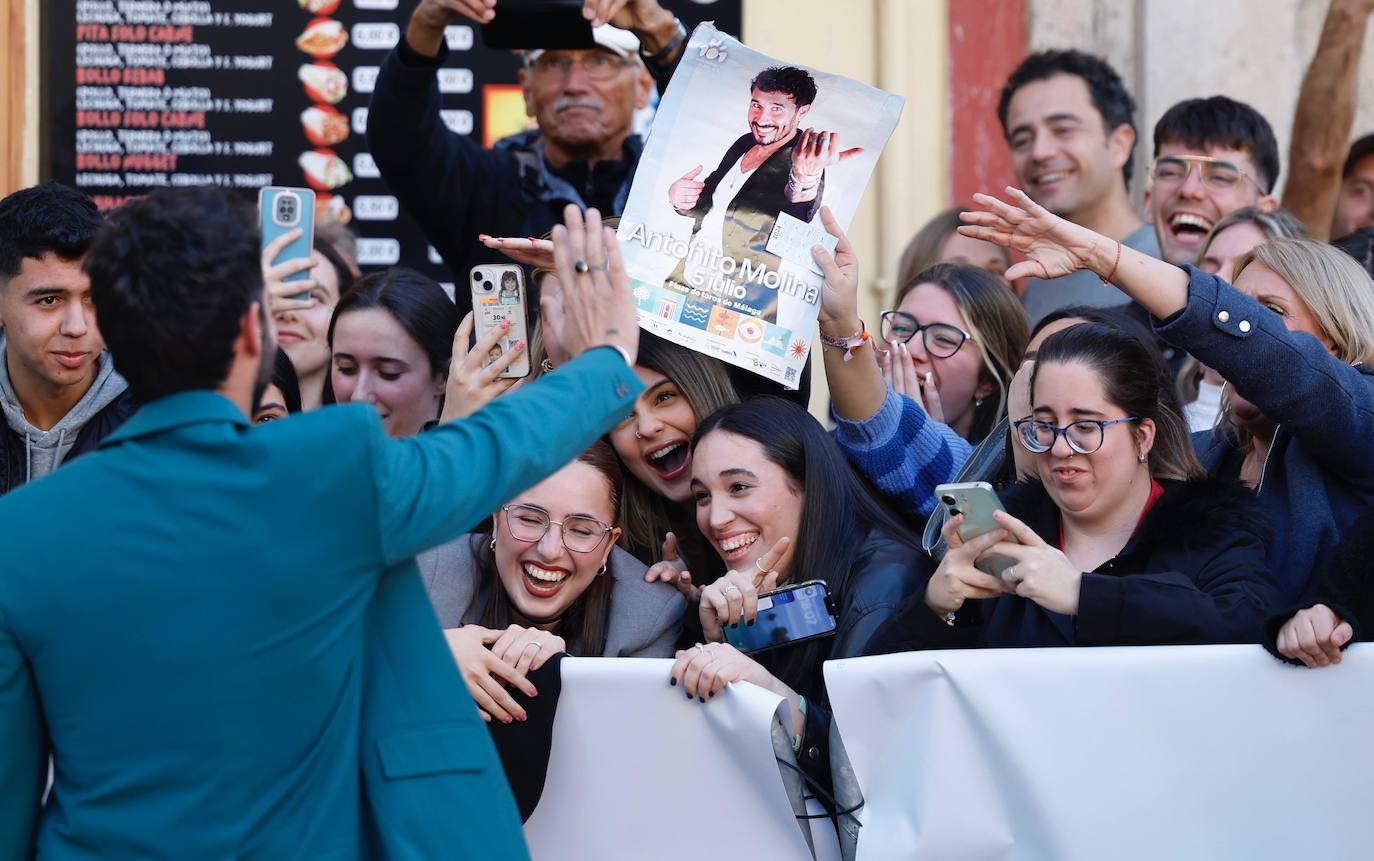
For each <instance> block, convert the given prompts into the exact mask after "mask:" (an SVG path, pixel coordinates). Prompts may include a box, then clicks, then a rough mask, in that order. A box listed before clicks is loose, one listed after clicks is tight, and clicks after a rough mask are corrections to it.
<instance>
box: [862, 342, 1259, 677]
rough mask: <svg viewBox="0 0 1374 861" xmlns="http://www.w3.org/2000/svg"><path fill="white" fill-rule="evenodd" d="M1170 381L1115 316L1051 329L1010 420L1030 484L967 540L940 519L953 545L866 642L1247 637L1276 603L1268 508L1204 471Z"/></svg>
mask: <svg viewBox="0 0 1374 861" xmlns="http://www.w3.org/2000/svg"><path fill="white" fill-rule="evenodd" d="M1168 385H1169V380H1168V372H1167V371H1166V370H1165V368H1164V367H1163V366H1162V365H1161V364H1160V363H1159V362H1158V360H1157V359H1156V358H1155V357H1154V356H1153V355H1152V354H1151V352H1150V350H1149V347H1148V346H1147V345H1146V344H1144V343H1142V342H1141V341H1140V340H1138V339H1136V338H1134V337H1132V336H1130V335H1129V334H1127V333H1126V332H1124V331H1123V330H1121V329H1118V328H1116V327H1115V326H1108V325H1103V324H1098V323H1080V324H1078V325H1075V326H1071V327H1069V328H1067V329H1065V330H1063V331H1061V332H1058V333H1056V334H1054V335H1052V336H1050V337H1049V338H1048V339H1047V340H1046V341H1045V342H1044V344H1043V345H1041V347H1040V349H1039V352H1038V355H1037V357H1036V362H1035V369H1034V371H1033V373H1032V376H1031V390H1030V391H1031V394H1030V397H1031V406H1032V413H1031V416H1030V417H1029V418H1025V419H1021V420H1019V421H1017V422H1016V424H1015V430H1016V432H1015V437H1016V440H1017V442H1018V444H1020V445H1022V446H1024V447H1025V448H1026V449H1027V450H1028V451H1031V452H1033V453H1034V455H1035V465H1036V475H1037V478H1038V480H1030V481H1026V482H1022V483H1020V484H1017V485H1015V486H1013V487H1011V488H1009V489H1008V490H1006V491H1004V492H1003V494H1002V500H1003V502H1004V503H1005V505H1006V511H1005V512H999V513H998V514H997V515H996V519H997V522H998V524H999V525H1000V528H998V529H994V530H992V531H991V532H988V533H986V534H984V535H981V536H978V537H976V538H972V539H970V540H968V541H963V540H962V539H961V537H960V535H959V527H960V526H961V525H962V523H963V517H962V516H955V517H953V518H951V519H950V521H949V523H947V524H946V525H945V530H944V536H945V540H946V541H947V542H948V544H949V551H948V552H947V553H946V554H945V557H944V559H943V560H942V561H941V562H940V565H939V567H938V568H936V570H935V571H934V573H933V574H931V575H930V576H929V579H928V580H927V581H926V582H925V583H924V585H923V588H922V589H921V590H920V592H919V594H918V596H917V597H916V598H914V599H912V600H909V601H908V602H907V604H906V605H905V606H904V607H903V608H902V611H900V612H899V613H898V614H897V616H896V617H895V618H894V619H893V621H892V622H890V623H889V624H888V625H887V626H885V628H884V629H883V630H882V631H880V632H879V633H878V634H877V635H876V636H875V638H874V641H875V642H874V645H873V648H874V649H875V650H877V651H884V652H892V651H905V650H910V649H925V648H967V647H971V646H990V647H1021V646H1070V645H1165V644H1188V643H1247V642H1258V641H1259V639H1260V635H1261V626H1262V624H1263V621H1264V617H1265V614H1266V612H1267V611H1268V610H1269V609H1270V607H1271V606H1272V605H1273V603H1274V602H1275V601H1276V600H1277V589H1276V587H1275V584H1274V580H1273V578H1272V577H1271V576H1270V574H1269V572H1268V570H1267V569H1266V567H1265V534H1266V526H1265V523H1264V519H1263V517H1262V516H1261V514H1260V513H1259V507H1258V504H1257V503H1256V502H1255V500H1254V498H1253V496H1252V495H1251V494H1250V493H1249V492H1248V491H1247V490H1246V489H1245V488H1244V486H1243V485H1241V484H1240V483H1239V482H1238V481H1235V480H1234V479H1232V480H1227V479H1219V478H1209V477H1208V476H1207V474H1206V473H1205V472H1204V471H1203V469H1202V466H1201V465H1200V464H1199V463H1198V461H1197V458H1196V457H1195V456H1194V454H1193V449H1192V445H1191V443H1190V442H1189V438H1188V432H1187V428H1186V427H1185V426H1184V424H1183V420H1182V418H1180V417H1179V415H1178V414H1177V413H1175V412H1174V411H1173V410H1172V409H1170V408H1169V407H1168V406H1167V400H1168ZM1008 563H1009V564H1008ZM990 564H996V565H997V566H998V569H993V568H991V567H990ZM985 568H987V569H989V570H999V569H1000V570H1001V574H1000V576H994V575H993V574H990V573H985V571H984V570H983V569H985Z"/></svg>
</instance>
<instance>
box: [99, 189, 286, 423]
mask: <svg viewBox="0 0 1374 861" xmlns="http://www.w3.org/2000/svg"><path fill="white" fill-rule="evenodd" d="M260 243H261V239H260V237H259V234H258V219H257V210H256V209H255V208H254V207H253V206H252V205H250V204H248V203H247V202H245V201H243V200H241V199H240V198H237V197H234V196H232V195H231V194H230V193H228V192H225V191H221V190H219V189H214V188H184V189H162V190H158V191H154V192H153V193H152V194H150V195H148V196H147V197H146V198H142V199H140V200H135V201H131V202H129V203H126V204H124V205H123V206H122V207H120V208H119V209H116V210H114V211H113V212H111V213H110V215H109V217H108V218H107V219H106V222H105V226H104V227H102V228H101V229H100V232H99V233H97V234H96V237H95V241H94V242H93V243H92V245H91V250H90V253H89V254H88V255H87V257H86V264H85V269H86V273H87V274H88V275H90V277H91V298H92V300H93V301H94V303H95V312H96V317H97V318H98V319H99V320H100V331H101V334H103V335H104V336H105V343H106V344H107V345H109V348H110V354H111V356H112V357H113V359H114V364H115V367H117V368H119V372H120V373H121V374H123V375H124V378H125V379H126V380H128V381H129V390H130V391H131V392H132V393H133V395H134V398H135V399H136V400H137V401H138V402H139V403H148V402H149V401H152V400H156V399H157V398H161V397H166V396H167V395H173V394H176V393H178V392H185V391H194V390H197V389H209V390H212V389H215V388H218V387H219V386H220V384H222V383H223V382H224V380H225V377H226V376H227V375H228V373H229V366H230V364H231V363H232V361H233V358H234V341H235V340H236V339H237V338H238V337H239V334H240V331H241V329H240V322H241V320H242V319H243V315H244V313H245V312H246V311H247V310H248V308H249V306H250V305H252V304H253V302H255V301H258V300H259V299H261V297H262V290H263V284H262V263H261V260H260V248H259V246H260ZM264 321H265V317H264ZM263 361H265V362H270V361H271V356H270V355H269V356H264V357H263Z"/></svg>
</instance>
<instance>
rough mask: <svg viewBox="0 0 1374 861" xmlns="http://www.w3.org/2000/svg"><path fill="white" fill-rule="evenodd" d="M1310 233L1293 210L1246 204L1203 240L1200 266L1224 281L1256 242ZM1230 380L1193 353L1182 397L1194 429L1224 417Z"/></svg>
mask: <svg viewBox="0 0 1374 861" xmlns="http://www.w3.org/2000/svg"><path fill="white" fill-rule="evenodd" d="M1306 236H1307V228H1306V227H1303V226H1302V222H1301V221H1298V219H1297V217H1296V216H1294V215H1293V213H1291V212H1289V211H1287V210H1285V209H1276V210H1274V211H1273V212H1264V211H1263V210H1261V209H1259V208H1257V207H1254V206H1246V207H1242V208H1241V209H1237V210H1236V211H1235V212H1232V213H1231V214H1229V215H1227V216H1226V217H1225V218H1223V219H1221V221H1218V222H1217V223H1216V226H1214V227H1213V228H1212V232H1211V233H1209V234H1207V238H1206V239H1204V240H1203V242H1202V250H1201V251H1200V252H1199V254H1198V263H1197V266H1198V268H1199V269H1201V270H1202V271H1203V272H1207V273H1209V274H1211V275H1215V276H1217V277H1218V278H1220V279H1221V280H1223V281H1226V282H1230V281H1231V280H1233V279H1234V278H1235V267H1236V261H1237V260H1239V259H1240V257H1241V255H1243V254H1245V253H1247V252H1249V251H1251V250H1253V249H1254V248H1255V246H1256V245H1260V244H1261V243H1264V242H1269V241H1270V240H1273V239H1301V238H1304V237H1306ZM1225 384H1226V381H1225V380H1223V379H1222V378H1221V375H1220V374H1218V373H1217V372H1216V371H1214V370H1212V369H1211V368H1208V367H1204V366H1203V364H1202V363H1201V362H1199V361H1198V360H1197V359H1195V358H1193V357H1192V356H1189V357H1188V358H1187V359H1185V360H1184V362H1183V365H1182V366H1181V367H1180V368H1179V371H1178V399H1179V401H1180V402H1181V403H1183V404H1184V407H1183V417H1184V418H1185V419H1186V420H1187V422H1188V428H1189V429H1190V430H1192V431H1195V432H1197V431H1209V430H1211V429H1212V428H1214V427H1216V423H1217V419H1218V418H1220V417H1221V396H1222V388H1223V386H1225Z"/></svg>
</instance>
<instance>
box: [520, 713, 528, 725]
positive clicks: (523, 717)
mask: <svg viewBox="0 0 1374 861" xmlns="http://www.w3.org/2000/svg"><path fill="white" fill-rule="evenodd" d="M528 719H529V715H527V714H521V715H520V716H519V720H520V721H521V722H522V723H523V722H524V721H526V720H528Z"/></svg>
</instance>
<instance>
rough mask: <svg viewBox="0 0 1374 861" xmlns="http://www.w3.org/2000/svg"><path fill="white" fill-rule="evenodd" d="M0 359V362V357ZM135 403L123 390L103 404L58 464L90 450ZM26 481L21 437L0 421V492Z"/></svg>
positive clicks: (67, 461)
mask: <svg viewBox="0 0 1374 861" xmlns="http://www.w3.org/2000/svg"><path fill="white" fill-rule="evenodd" d="M0 361H4V359H3V357H0ZM137 409H138V405H137V404H136V403H134V399H133V396H132V395H131V394H129V391H128V389H125V390H124V392H123V393H121V394H120V395H119V397H117V398H115V399H114V400H113V401H110V402H109V403H108V404H106V405H105V407H104V408H103V409H101V410H100V412H98V413H96V414H95V415H93V416H91V418H90V420H89V421H87V422H86V424H84V425H82V427H81V430H80V432H78V433H77V435H76V442H75V443H74V444H73V445H72V447H71V450H70V451H68V452H67V455H66V457H64V458H62V463H63V464H67V463H70V462H71V461H72V460H74V459H75V458H77V457H79V456H81V455H83V454H85V453H86V452H88V451H93V450H94V449H95V447H96V446H97V445H99V444H100V441H101V440H102V439H104V438H105V437H107V436H109V435H110V434H112V433H114V432H115V430H117V429H118V428H119V426H120V425H122V424H124V422H125V421H126V420H127V419H128V418H129V416H131V415H133V414H134V411H135V410H137ZM27 480H28V468H27V466H26V465H25V463H24V438H23V437H22V436H20V435H19V434H17V433H15V432H14V431H13V430H11V429H10V428H9V427H8V426H7V425H6V424H5V423H4V421H3V420H0V495H3V494H6V493H9V492H10V491H11V490H14V489H15V488H16V487H19V486H20V485H21V484H24V483H25V482H26V481H27Z"/></svg>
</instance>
